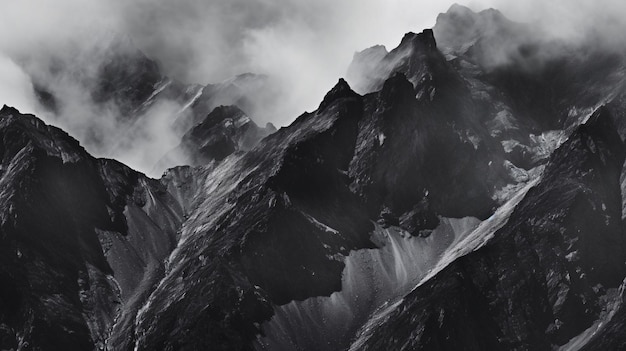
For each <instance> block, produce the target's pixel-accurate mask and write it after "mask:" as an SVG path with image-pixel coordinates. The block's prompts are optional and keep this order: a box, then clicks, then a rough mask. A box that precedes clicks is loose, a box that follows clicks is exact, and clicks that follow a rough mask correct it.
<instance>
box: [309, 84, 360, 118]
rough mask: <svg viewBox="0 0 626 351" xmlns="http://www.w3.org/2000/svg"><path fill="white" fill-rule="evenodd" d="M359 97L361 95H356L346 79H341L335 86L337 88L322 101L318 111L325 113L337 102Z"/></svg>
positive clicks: (331, 90)
mask: <svg viewBox="0 0 626 351" xmlns="http://www.w3.org/2000/svg"><path fill="white" fill-rule="evenodd" d="M358 95H359V94H357V93H355V92H354V91H353V90H352V88H350V85H349V84H348V82H346V80H345V79H343V78H339V81H338V82H337V84H335V86H334V87H333V88H332V89H330V91H329V92H328V93H326V95H325V96H324V100H322V103H320V106H319V108H318V111H323V110H324V109H326V107H327V106H329V105H330V104H332V103H333V102H334V101H335V100H338V99H343V98H349V97H356V96H358Z"/></svg>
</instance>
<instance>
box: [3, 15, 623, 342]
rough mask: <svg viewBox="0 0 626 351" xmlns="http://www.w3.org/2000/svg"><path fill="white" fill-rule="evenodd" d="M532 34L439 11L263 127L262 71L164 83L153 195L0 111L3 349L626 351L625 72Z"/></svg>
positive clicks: (129, 173)
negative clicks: (168, 101) (208, 81)
mask: <svg viewBox="0 0 626 351" xmlns="http://www.w3.org/2000/svg"><path fill="white" fill-rule="evenodd" d="M526 29H527V27H525V26H518V25H516V24H512V22H509V21H508V20H505V19H503V17H502V16H501V14H499V13H498V12H496V11H490V10H488V11H482V12H479V13H475V12H473V11H471V10H469V9H467V8H465V7H462V6H458V5H456V6H452V7H451V8H450V10H449V11H448V12H447V13H446V14H442V15H441V16H440V20H439V21H438V22H437V25H436V26H435V28H433V29H432V30H428V29H427V30H424V31H423V32H420V33H407V34H406V35H405V36H404V37H403V38H402V41H401V42H400V44H399V45H398V47H396V48H394V49H393V50H391V51H389V52H388V51H387V49H386V48H384V47H382V46H376V47H372V48H370V49H366V50H364V51H363V52H361V53H357V54H355V56H354V62H353V64H352V65H351V68H350V72H349V74H348V75H347V78H346V79H339V80H338V81H337V83H336V84H335V85H334V87H333V88H332V89H330V90H329V91H328V93H327V94H326V95H325V97H324V99H323V100H322V101H321V103H320V104H319V108H318V110H317V111H316V112H312V113H308V112H307V113H304V114H302V115H301V117H299V118H297V119H296V120H295V121H294V122H293V123H292V124H291V125H289V126H285V127H282V128H281V129H280V130H278V131H276V132H275V133H274V131H275V127H274V126H273V125H272V124H269V123H268V124H267V125H266V126H265V128H261V127H259V126H257V125H256V123H255V122H254V117H255V116H254V115H253V114H252V112H250V111H253V109H251V108H250V107H251V106H253V105H254V104H252V103H251V101H250V100H248V99H247V97H246V96H247V95H246V94H247V92H250V91H258V90H259V89H262V88H260V85H257V83H260V82H261V81H262V80H263V79H262V78H261V79H259V78H258V77H257V76H256V75H248V74H245V75H242V76H238V77H234V78H233V79H230V80H227V81H224V82H222V83H219V84H214V85H207V86H193V87H182V88H181V86H180V85H177V83H175V82H173V81H171V80H169V79H165V80H163V81H160V82H159V83H158V84H157V85H156V86H152V87H151V88H150V91H151V93H150V94H149V96H148V98H147V100H145V101H144V102H145V103H146V106H148V105H151V104H153V103H156V102H155V101H158V100H159V99H160V98H161V97H164V96H170V95H169V94H173V95H172V96H176V97H178V98H180V99H178V100H176V101H180V102H182V105H183V106H184V108H183V110H184V111H185V113H186V115H185V116H183V115H177V116H176V117H175V118H178V120H179V121H180V123H181V126H182V127H181V129H180V133H181V134H180V135H181V136H182V137H181V142H180V145H179V146H178V147H177V148H175V149H174V150H172V153H181V154H184V155H186V156H187V157H188V158H187V159H186V162H185V163H187V164H188V165H185V166H179V167H174V168H171V169H169V170H168V171H167V172H166V173H165V174H164V176H163V177H162V178H161V179H159V180H156V179H149V178H147V177H145V176H144V175H142V174H140V173H138V172H135V171H133V170H132V169H130V168H129V167H126V166H124V165H123V164H121V163H119V162H116V161H113V160H107V159H98V158H94V157H91V156H90V155H89V154H87V153H86V152H84V150H82V149H81V148H80V146H79V145H78V143H77V142H76V141H75V140H74V139H72V138H71V137H69V136H68V135H66V134H63V132H62V131H60V130H58V129H56V128H54V127H51V126H48V125H46V124H45V123H44V122H42V121H40V120H39V119H37V118H36V117H35V116H32V115H22V114H20V113H19V111H17V110H16V109H13V108H11V107H8V106H4V107H3V108H2V109H0V161H1V162H0V349H26V348H27V347H30V348H33V349H47V348H52V349H70V350H73V349H112V350H160V349H172V350H197V349H218V350H233V349H235V350H258V351H263V350H292V349H298V350H306V351H308V350H329V351H334V350H355V351H356V350H359V351H361V350H396V349H397V350H438V349H442V350H456V349H466V350H469V351H478V350H498V349H504V350H534V349H541V350H543V349H545V350H551V349H562V350H567V349H572V348H574V349H575V348H576V347H579V346H580V347H581V348H582V349H584V348H585V347H587V349H595V348H597V349H600V348H599V347H595V348H594V346H595V345H598V343H600V344H607V343H608V344H609V346H611V347H605V348H603V349H621V348H623V347H622V345H623V344H624V343H626V341H625V340H626V333H624V330H625V329H624V325H625V323H626V322H625V321H626V317H625V316H626V307H625V306H626V305H625V304H624V301H625V300H624V291H626V284H625V283H623V281H624V279H625V278H626V265H625V264H624V262H626V261H625V260H626V239H625V236H624V233H626V229H625V228H626V223H625V222H624V221H623V217H622V214H623V213H626V211H625V210H626V202H625V201H624V199H623V194H626V180H625V179H626V168H624V158H625V157H626V150H625V146H624V144H623V142H622V140H621V139H620V136H619V134H618V133H619V132H620V131H621V133H624V132H623V130H624V129H623V128H618V127H619V126H623V125H624V124H623V122H622V123H620V121H621V119H623V118H624V114H623V110H624V106H626V105H625V102H624V101H626V100H625V99H624V98H623V96H622V95H623V87H624V81H625V78H624V74H623V73H624V71H625V70H624V67H625V65H624V64H623V63H624V61H626V58H625V57H624V56H615V55H612V56H611V55H604V54H603V53H601V52H597V51H584V53H586V54H585V55H569V56H567V57H562V56H561V57H559V58H558V59H557V60H553V61H550V62H548V63H545V62H542V64H540V65H534V64H529V63H536V62H535V61H534V60H536V59H538V58H540V57H541V56H542V55H540V54H541V53H544V52H545V49H547V48H548V47H546V46H542V45H543V44H544V43H543V42H541V41H529V40H530V39H533V38H532V37H529V36H527V34H528V31H526ZM529 42H530V43H531V44H533V45H532V46H531V47H530V48H529V47H527V46H525V44H528V43H529ZM520 44H524V45H521V46H520ZM575 49H576V48H570V50H572V51H571V52H573V53H578V51H575ZM494 50H495V51H494ZM503 50H504V51H503ZM571 52H570V53H571ZM494 53H504V54H507V55H509V54H513V55H517V56H506V55H504V56H502V55H500V56H496V55H494ZM536 53H539V54H537V55H535V54H536ZM589 53H592V54H589ZM587 54H589V55H587ZM511 57H513V58H514V59H510V58H511ZM529 57H530V58H531V59H528V58H529ZM495 58H497V59H502V60H501V61H499V62H495V61H494V59H495ZM114 66H116V65H114ZM117 68H121V69H120V70H117V69H114V70H111V72H110V76H109V78H111V81H113V82H116V79H117V78H116V77H118V76H119V77H120V81H119V82H117V83H119V85H115V86H116V87H118V88H119V89H118V88H114V89H113V91H115V94H119V95H120V96H121V97H125V93H124V89H125V88H126V87H128V88H129V89H130V90H129V91H128V94H129V96H131V97H132V96H134V93H136V92H134V91H133V90H134V89H135V87H141V86H142V85H143V83H142V82H141V81H142V80H143V78H141V77H143V76H144V73H145V71H143V70H141V69H139V70H137V72H136V74H137V77H135V76H133V74H132V72H130V71H132V70H131V69H130V67H123V65H122V66H120V67H117ZM148 68H149V67H148ZM147 79H148V80H149V79H150V77H149V76H148V77H147ZM133 82H136V83H141V84H126V83H133ZM348 82H349V83H348ZM181 89H182V90H181ZM147 92H148V90H146V91H145V92H142V94H140V95H142V96H143V95H144V93H147ZM115 94H113V95H115ZM162 94H165V95H162ZM619 96H621V98H620V97H619ZM144 102H142V103H141V104H143V103H144ZM265 103H268V102H267V101H265ZM605 104H608V108H605V107H599V106H603V105H605ZM248 113H250V115H248ZM175 118H173V119H175ZM616 126H617V127H616ZM135 127H136V128H141V127H142V124H141V121H140V120H139V121H136V126H135ZM270 133H271V134H270ZM622 136H623V135H622ZM261 139H263V140H262V141H260V140H261ZM67 155H75V156H70V157H68V156H67ZM180 159H181V158H178V160H180ZM168 166H169V165H168ZM594 333H595V334H594ZM607 335H609V336H610V338H607V337H606V336H607ZM599 338H602V340H600V339H599ZM609 339H610V340H609Z"/></svg>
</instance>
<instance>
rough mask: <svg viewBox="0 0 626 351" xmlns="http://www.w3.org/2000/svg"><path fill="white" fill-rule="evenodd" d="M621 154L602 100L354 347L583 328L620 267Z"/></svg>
mask: <svg viewBox="0 0 626 351" xmlns="http://www.w3.org/2000/svg"><path fill="white" fill-rule="evenodd" d="M623 161H624V145H623V144H622V141H621V139H620V138H619V136H618V135H617V133H616V132H615V130H614V126H613V124H612V122H611V119H610V116H609V115H608V112H607V111H606V110H604V109H601V110H599V111H597V112H596V113H595V114H594V115H593V116H592V117H591V119H590V120H589V121H588V122H587V123H586V124H584V125H582V126H581V127H580V128H579V129H578V130H577V131H576V132H575V133H574V134H573V135H572V136H571V137H570V138H569V140H568V141H567V142H565V143H564V144H563V145H562V146H561V147H560V148H559V149H558V150H557V151H556V152H555V153H554V154H553V156H552V157H551V159H550V162H549V164H548V166H547V168H546V170H545V173H544V175H543V176H542V179H541V181H540V182H539V184H538V185H537V186H535V187H534V188H533V189H531V190H530V191H529V192H528V193H527V195H526V197H525V198H524V199H523V200H522V202H520V204H519V205H518V206H517V207H516V208H515V210H514V212H513V214H512V216H511V218H510V219H509V221H508V223H507V224H506V225H505V226H504V227H503V228H502V229H500V230H499V231H498V232H496V233H495V237H494V238H493V239H491V241H489V242H488V243H487V244H486V245H485V246H484V247H482V248H480V249H478V250H476V251H474V252H472V253H470V254H468V255H466V256H463V257H461V258H459V259H457V260H456V261H454V262H453V263H451V264H450V265H448V266H447V267H445V268H444V269H443V270H441V271H440V272H438V273H437V274H436V275H435V276H433V277H432V278H431V279H430V280H428V281H427V282H425V283H424V284H422V285H421V286H419V287H417V288H416V289H415V290H414V291H412V292H411V293H410V294H409V295H407V296H406V297H405V299H404V300H403V301H402V302H401V303H400V304H399V305H397V306H395V308H394V309H393V310H392V311H390V312H388V313H386V314H385V315H384V316H383V317H382V318H381V319H379V320H377V321H376V322H375V324H373V325H370V328H368V329H366V331H364V333H363V334H362V335H361V336H360V338H359V339H358V340H357V343H356V344H354V345H353V346H354V349H398V350H430V349H441V350H454V349H458V348H463V349H467V350H484V349H489V350H497V349H502V350H513V349H514V350H525V349H531V348H532V349H550V348H552V347H553V346H555V345H564V344H565V343H567V342H568V341H569V340H570V339H571V338H573V337H575V336H577V335H578V334H580V333H582V332H583V331H584V330H585V329H587V328H588V327H590V326H591V325H592V323H593V322H594V321H595V320H596V319H597V318H598V317H599V314H600V311H601V309H602V308H603V306H602V304H603V303H604V300H603V296H604V295H605V294H606V291H607V290H606V289H610V288H616V287H618V286H619V285H620V283H621V281H622V279H623V277H624V273H625V271H624V269H625V267H624V258H625V255H626V251H624V238H623V234H622V222H621V197H620V192H619V174H620V170H621V165H622V163H623ZM409 335H411V337H408V336H409Z"/></svg>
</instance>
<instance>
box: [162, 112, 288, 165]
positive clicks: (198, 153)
mask: <svg viewBox="0 0 626 351" xmlns="http://www.w3.org/2000/svg"><path fill="white" fill-rule="evenodd" d="M275 131H276V128H275V127H274V126H273V125H272V124H271V123H270V124H268V125H267V126H266V127H265V128H261V127H259V126H258V125H257V124H256V123H254V121H252V120H251V119H250V118H249V117H248V116H247V115H246V114H245V113H244V112H243V111H242V110H241V109H239V108H238V107H237V106H218V107H216V108H215V109H214V110H213V111H212V112H211V113H209V114H208V115H207V116H206V118H205V119H204V120H203V121H202V123H199V124H198V125H196V126H195V127H193V128H191V129H190V130H189V131H188V132H187V133H185V135H183V137H182V140H181V143H180V145H179V146H177V147H176V148H175V149H174V150H172V151H170V152H169V153H168V154H166V155H165V156H164V157H163V159H162V160H160V161H159V164H157V165H156V166H155V168H157V169H161V168H165V167H164V166H165V165H175V164H176V163H178V164H184V165H190V166H199V165H206V164H209V163H210V162H214V161H216V162H219V161H222V160H223V159H224V158H226V157H227V156H228V155H230V154H232V153H234V152H236V151H249V150H251V149H252V148H253V147H254V146H256V144H257V143H258V142H259V141H260V140H261V139H263V138H264V137H266V136H268V135H270V134H271V133H273V132H275Z"/></svg>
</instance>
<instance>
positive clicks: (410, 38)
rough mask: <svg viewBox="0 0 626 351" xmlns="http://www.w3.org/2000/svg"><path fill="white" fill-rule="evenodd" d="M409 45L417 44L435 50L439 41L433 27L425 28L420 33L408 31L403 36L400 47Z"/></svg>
mask: <svg viewBox="0 0 626 351" xmlns="http://www.w3.org/2000/svg"><path fill="white" fill-rule="evenodd" d="M407 45H416V46H418V47H421V48H424V49H426V50H433V49H436V48H437V41H436V40H435V35H434V33H433V30H432V29H424V30H423V31H422V32H420V33H417V34H416V33H413V32H408V33H406V34H405V35H404V37H403V38H402V41H401V42H400V45H399V47H400V48H402V47H406V46H407Z"/></svg>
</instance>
